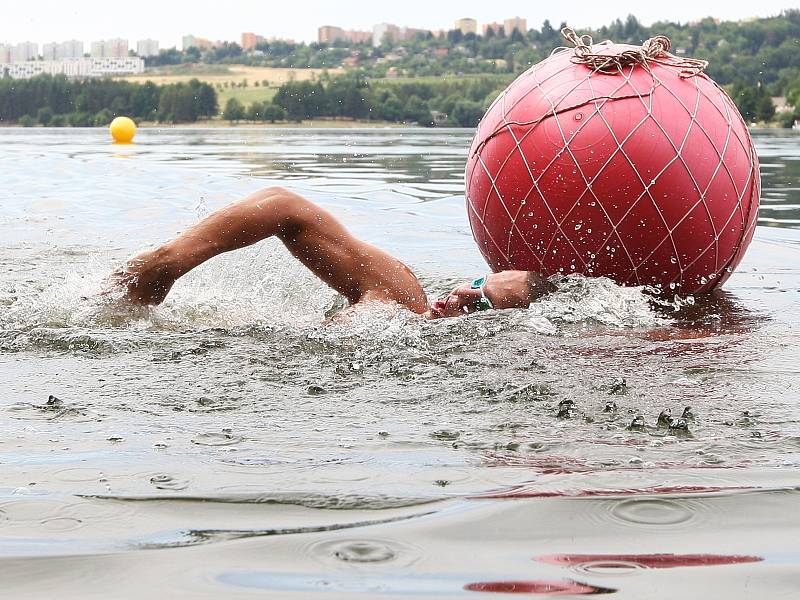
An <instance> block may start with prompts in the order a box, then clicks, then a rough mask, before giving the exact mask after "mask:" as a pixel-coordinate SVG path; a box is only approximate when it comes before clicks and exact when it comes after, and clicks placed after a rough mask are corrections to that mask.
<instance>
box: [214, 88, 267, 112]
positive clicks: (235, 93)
mask: <svg viewBox="0 0 800 600" xmlns="http://www.w3.org/2000/svg"><path fill="white" fill-rule="evenodd" d="M277 91H278V88H274V87H246V88H223V89H219V88H217V97H218V98H219V108H220V110H222V109H224V108H225V103H226V102H228V100H230V99H231V98H236V99H237V100H238V101H239V102H241V103H242V104H244V105H245V106H250V105H251V104H252V103H253V102H268V101H270V100H272V98H273V97H274V96H275V92H277Z"/></svg>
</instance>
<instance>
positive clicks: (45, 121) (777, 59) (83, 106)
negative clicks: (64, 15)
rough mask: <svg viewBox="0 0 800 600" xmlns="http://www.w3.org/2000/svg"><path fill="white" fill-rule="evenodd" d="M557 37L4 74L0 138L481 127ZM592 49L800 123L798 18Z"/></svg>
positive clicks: (168, 59) (447, 39) (610, 32)
mask: <svg viewBox="0 0 800 600" xmlns="http://www.w3.org/2000/svg"><path fill="white" fill-rule="evenodd" d="M559 29H560V27H558V28H556V27H554V26H553V25H552V24H550V23H549V22H548V21H545V22H544V23H543V24H542V26H541V28H540V29H531V30H529V31H527V32H520V31H516V30H515V31H514V33H513V34H512V35H511V36H504V35H502V34H494V33H492V32H491V31H490V32H488V34H487V35H486V36H479V35H473V34H467V35H463V34H461V32H460V31H457V30H455V31H450V32H448V33H446V34H443V35H441V36H433V35H432V34H430V33H427V32H425V33H419V34H417V35H416V36H415V38H414V39H412V40H408V41H403V42H397V43H395V42H393V41H392V40H390V39H386V40H384V43H383V44H382V45H380V46H378V47H373V46H372V45H371V44H361V45H348V44H346V43H343V42H337V43H336V44H334V45H333V46H321V45H319V44H290V43H287V42H270V43H264V44H260V45H259V46H257V47H256V49H255V50H254V51H250V52H244V51H243V50H242V49H241V47H239V46H238V45H237V44H225V45H223V46H221V47H218V48H214V49H209V50H200V49H198V48H189V49H188V50H187V51H185V52H180V51H178V50H175V49H170V50H163V51H162V52H161V53H160V54H159V56H157V57H152V58H150V59H148V61H147V62H148V72H147V73H145V74H144V75H138V76H135V77H128V78H120V79H93V80H80V81H76V80H67V79H64V78H63V77H50V76H39V77H36V78H33V79H30V80H15V79H10V78H7V77H3V74H2V73H0V125H2V124H18V125H24V126H33V125H42V126H51V127H52V126H103V125H107V124H108V122H110V121H111V119H113V118H114V117H115V116H117V115H127V116H130V117H132V118H134V119H136V120H139V121H145V122H157V123H165V124H166V123H197V122H214V123H216V122H218V123H244V122H251V123H261V124H265V123H279V124H280V123H283V124H291V123H299V122H309V121H312V122H319V121H320V120H321V119H327V120H328V122H334V123H338V122H343V123H348V122H349V123H352V122H370V123H373V122H374V123H393V124H417V125H422V126H455V127H474V126H475V125H476V124H477V122H478V121H479V120H480V118H481V117H482V115H483V113H484V111H485V110H486V108H487V107H488V106H489V104H490V103H491V102H492V100H493V99H494V98H495V97H496V96H497V95H498V94H499V93H500V91H502V90H503V89H504V88H505V87H506V85H508V83H510V82H511V81H512V80H513V79H514V78H515V77H516V76H517V75H519V74H520V73H522V72H523V71H524V70H526V69H527V68H528V67H530V66H531V65H532V64H535V63H537V62H539V61H540V60H543V59H544V58H546V57H547V56H548V55H549V53H550V52H551V51H552V49H553V48H555V47H558V46H562V45H564V41H563V40H562V39H561V37H560V35H559ZM581 33H588V34H590V35H592V36H593V37H594V39H595V41H601V40H604V39H613V40H614V41H617V42H623V43H631V44H637V45H639V44H641V43H642V41H643V40H645V39H647V38H649V37H651V36H653V35H657V34H665V35H667V36H668V37H670V39H671V40H672V42H673V52H674V53H675V54H676V55H678V56H687V57H688V56H692V57H695V58H702V59H706V60H708V61H709V66H708V69H707V70H706V72H707V73H708V74H709V75H710V76H711V77H712V78H713V79H714V80H715V81H717V83H719V84H720V85H722V86H723V87H724V88H725V89H726V90H727V91H728V93H729V94H730V95H731V97H732V98H733V99H734V101H735V102H736V104H737V106H738V107H739V110H740V111H741V112H742V115H743V116H744V118H745V120H746V121H747V122H748V123H759V124H764V125H770V126H784V127H790V126H792V125H793V124H795V123H797V121H798V120H800V10H796V9H794V10H787V11H784V12H783V13H782V14H781V15H779V16H777V17H771V18H765V19H753V20H748V21H741V22H717V21H715V20H713V19H711V18H708V19H704V20H702V21H699V22H696V23H692V24H685V25H681V24H676V23H655V24H653V25H652V26H651V27H645V26H643V25H642V24H641V23H640V22H639V21H638V20H637V19H636V18H635V17H633V16H630V17H628V18H627V19H626V20H625V21H622V20H617V21H615V22H614V23H612V24H611V25H609V26H607V27H602V28H600V29H599V30H597V31H587V32H581Z"/></svg>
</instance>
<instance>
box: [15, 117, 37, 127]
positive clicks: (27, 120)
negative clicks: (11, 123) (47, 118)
mask: <svg viewBox="0 0 800 600" xmlns="http://www.w3.org/2000/svg"><path fill="white" fill-rule="evenodd" d="M19 124H20V125H22V126H23V127H33V126H34V125H36V119H34V118H33V117H32V116H30V115H22V117H20V120H19Z"/></svg>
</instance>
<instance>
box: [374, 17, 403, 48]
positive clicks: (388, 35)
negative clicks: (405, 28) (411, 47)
mask: <svg viewBox="0 0 800 600" xmlns="http://www.w3.org/2000/svg"><path fill="white" fill-rule="evenodd" d="M384 40H388V41H390V42H397V41H399V40H400V28H399V27H398V26H397V25H392V24H391V23H379V24H378V25H375V26H373V28H372V45H373V46H380V45H381V44H382V43H383V41H384Z"/></svg>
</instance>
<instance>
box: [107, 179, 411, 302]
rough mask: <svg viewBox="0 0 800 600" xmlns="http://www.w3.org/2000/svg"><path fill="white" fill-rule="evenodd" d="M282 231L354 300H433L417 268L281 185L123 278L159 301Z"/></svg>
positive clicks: (200, 227) (135, 264)
mask: <svg viewBox="0 0 800 600" xmlns="http://www.w3.org/2000/svg"><path fill="white" fill-rule="evenodd" d="M272 236H275V237H277V238H279V239H280V240H281V241H282V242H283V243H284V245H285V246H286V247H287V249H288V250H289V251H290V252H291V253H292V254H293V255H294V256H295V257H296V258H297V259H299V260H300V261H301V262H302V263H303V264H304V265H305V266H306V267H308V268H309V269H310V270H311V272H312V273H314V275H316V276H317V277H319V278H320V279H321V280H322V281H323V282H325V283H326V284H327V285H329V286H330V287H332V288H333V289H335V290H336V291H337V292H339V293H340V294H342V295H343V296H345V297H346V298H347V299H348V300H349V301H350V302H351V303H353V304H354V303H356V302H359V301H361V300H367V299H374V300H388V301H394V302H398V303H399V304H402V305H405V306H408V307H409V308H411V310H414V311H415V312H423V311H424V310H425V309H426V308H427V300H426V299H425V293H424V291H423V290H422V287H421V286H420V285H419V282H418V281H417V279H416V277H415V276H414V274H413V273H412V272H411V271H410V270H409V269H408V267H406V266H405V265H404V264H403V263H402V262H400V261H399V260H397V259H396V258H394V257H392V256H391V255H389V254H387V253H386V252H384V251H382V250H380V249H379V248H375V247H374V246H372V245H370V244H367V243H365V242H363V241H361V240H359V239H357V238H355V237H354V236H353V235H351V234H350V233H349V232H348V231H347V229H345V227H344V226H343V225H342V224H341V223H339V221H338V220H337V219H336V218H334V217H333V215H331V214H330V213H328V212H327V211H325V210H324V209H322V208H321V207H319V206H317V205H316V204H314V203H313V202H311V201H309V200H306V199H305V198H303V197H302V196H299V195H298V194H295V193H293V192H290V191H287V190H284V189H282V188H267V189H265V190H261V191H259V192H256V193H254V194H252V195H250V196H248V197H247V198H245V199H243V200H240V201H239V202H235V203H233V204H231V205H229V206H226V207H224V208H222V209H220V210H218V211H217V212H215V213H213V214H212V215H210V216H208V217H207V218H205V219H204V220H202V221H201V222H199V223H197V224H196V225H194V226H192V227H190V228H189V229H187V230H186V231H184V232H183V233H182V234H180V235H179V236H178V237H177V238H175V239H174V240H172V241H171V242H168V243H166V244H164V245H163V246H161V247H159V248H157V249H156V250H154V251H151V252H146V253H144V254H142V255H139V256H137V257H135V258H134V259H132V260H131V261H129V262H128V266H127V268H126V269H125V270H124V271H123V272H122V273H120V274H118V275H117V276H116V280H117V281H118V282H119V283H121V284H124V285H126V286H127V287H128V294H127V297H128V299H129V300H131V301H132V302H135V303H139V304H159V303H161V302H162V301H163V300H164V298H166V296H167V294H168V293H169V290H170V289H171V288H172V285H173V284H174V283H175V281H176V280H177V279H178V278H180V277H181V276H183V275H185V274H186V273H188V272H189V271H191V270H192V269H194V268H195V267H197V266H198V265H200V264H202V263H203V262H205V261H207V260H208V259H210V258H212V257H214V256H216V255H218V254H221V253H223V252H229V251H231V250H237V249H239V248H244V247H245V246H249V245H251V244H255V243H256V242H258V241H260V240H263V239H265V238H269V237H272Z"/></svg>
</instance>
